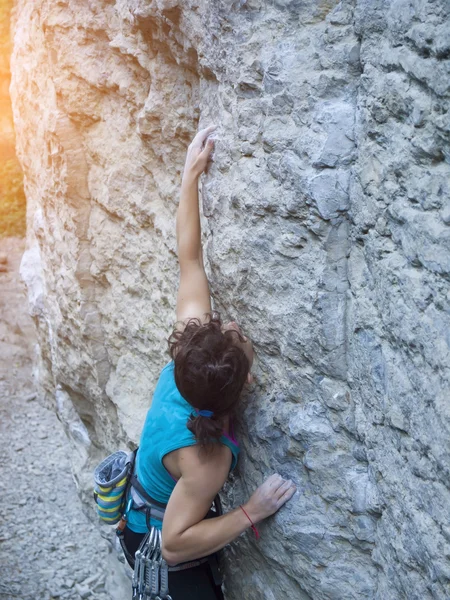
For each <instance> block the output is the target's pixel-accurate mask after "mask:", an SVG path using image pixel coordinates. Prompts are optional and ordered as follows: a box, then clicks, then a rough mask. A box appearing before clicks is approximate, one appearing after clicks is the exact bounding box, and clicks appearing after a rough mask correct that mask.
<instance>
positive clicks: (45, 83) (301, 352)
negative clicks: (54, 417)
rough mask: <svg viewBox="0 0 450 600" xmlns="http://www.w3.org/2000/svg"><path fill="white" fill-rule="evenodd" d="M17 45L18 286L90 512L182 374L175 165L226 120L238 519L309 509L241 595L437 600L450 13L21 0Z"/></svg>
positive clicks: (233, 573) (209, 187)
mask: <svg viewBox="0 0 450 600" xmlns="http://www.w3.org/2000/svg"><path fill="white" fill-rule="evenodd" d="M13 30H14V54H13V57H12V70H13V79H12V86H11V92H12V98H13V105H14V118H15V126H16V132H17V151H18V155H19V157H20V160H21V162H22V165H23V169H24V172H25V186H26V193H27V198H28V249H27V252H26V254H25V256H24V261H23V269H22V272H23V276H24V278H25V280H26V282H27V284H28V286H29V290H30V302H31V314H32V315H33V318H34V320H35V323H36V326H37V329H38V333H39V338H40V356H39V359H38V361H37V366H38V372H39V385H40V388H41V396H42V397H43V398H45V399H46V402H47V404H52V405H54V407H55V410H57V411H58V414H59V415H60V418H61V419H62V420H63V421H64V422H65V424H66V429H67V433H68V435H69V436H71V437H72V439H73V440H74V447H75V448H78V456H76V457H74V464H75V468H76V476H77V479H78V481H79V484H80V490H81V492H82V494H83V495H85V496H86V499H88V498H89V497H90V488H89V486H90V481H91V479H90V477H91V473H90V469H91V468H92V465H93V464H94V462H95V461H96V460H97V459H98V458H99V456H104V455H105V453H106V452H107V451H112V450H114V449H116V448H117V447H119V446H122V447H123V446H125V445H127V444H128V445H132V444H136V443H138V441H139V433H140V429H141V427H142V423H143V420H144V418H145V413H146V410H147V408H148V406H149V404H150V401H151V395H152V391H153V388H154V386H155V383H156V380H157V378H158V375H159V371H160V369H161V367H162V366H163V365H164V364H165V363H166V362H167V360H168V356H167V354H166V341H165V340H166V338H167V336H168V334H169V332H170V329H171V325H172V324H173V322H174V320H175V297H176V289H177V283H178V271H177V259H176V246H175V211H176V206H177V202H178V193H179V185H180V178H181V172H182V168H183V162H184V155H185V151H186V147H187V145H188V143H189V141H190V139H191V138H192V137H193V135H194V133H195V132H196V131H197V129H198V127H199V126H200V127H203V126H206V125H209V124H210V123H212V122H214V123H217V124H218V131H217V136H216V137H217V138H218V139H217V142H216V149H215V156H214V163H213V165H212V166H211V169H210V170H209V172H208V174H207V175H205V176H204V177H203V179H202V185H201V203H202V208H203V217H202V221H203V230H204V238H205V240H204V241H205V251H206V260H207V270H208V275H209V278H210V282H211V291H212V295H213V297H214V302H215V307H216V308H217V309H219V310H220V311H221V312H222V315H223V317H224V318H234V319H236V320H238V321H239V322H240V323H241V325H242V327H243V329H244V331H245V332H246V333H247V334H248V335H249V336H250V337H251V338H252V339H253V341H254V345H255V349H256V352H257V357H258V360H257V366H256V368H255V376H256V384H255V385H254V387H253V389H252V390H251V392H250V393H248V394H247V395H246V396H245V398H244V399H243V408H242V415H241V419H240V423H239V425H240V426H239V434H240V440H241V444H242V459H241V461H240V467H239V470H238V472H237V473H236V476H235V477H234V480H233V482H232V484H231V485H229V486H227V489H226V494H225V500H226V503H227V504H228V506H230V507H231V506H235V505H237V504H238V503H240V502H242V501H245V500H246V499H247V498H248V496H249V494H250V493H251V492H252V491H253V490H254V489H255V487H256V486H257V485H258V484H260V483H261V482H262V481H263V479H264V478H265V477H266V476H268V475H269V474H271V473H272V472H274V471H278V472H279V473H281V474H282V475H283V476H288V477H290V478H292V479H293V480H294V481H295V482H296V484H297V486H298V492H297V494H296V495H295V496H294V498H293V499H292V500H291V501H290V503H289V504H288V505H286V506H285V507H284V508H283V509H282V510H281V511H280V512H279V513H277V514H276V515H275V516H274V517H273V518H271V519H269V520H267V521H266V522H265V523H264V524H262V525H261V527H260V529H261V537H262V539H261V541H260V542H256V541H255V540H254V539H253V538H252V535H250V534H247V533H246V534H244V535H243V536H241V537H240V538H239V539H238V540H237V541H236V542H235V543H234V544H232V545H231V546H230V548H229V549H228V551H227V558H228V561H227V564H228V577H227V583H226V596H227V598H228V599H230V600H234V599H236V600H237V599H239V600H241V599H242V598H245V599H246V600H256V599H260V598H266V599H267V600H273V599H277V600H278V599H279V598H280V599H281V598H296V599H299V600H350V599H362V598H365V599H368V600H369V599H370V600H372V599H373V600H374V599H377V600H400V599H405V600H406V599H407V600H413V599H420V600H431V599H434V600H437V599H438V600H444V599H448V598H449V597H450V563H449V557H450V527H449V522H450V490H449V481H450V479H449V475H450V454H449V433H450V408H449V402H448V394H449V391H448V390H449V379H450V377H449V366H450V353H449V346H450V278H449V276H450V229H449V225H450V201H449V184H450V178H449V175H450V167H449V162H450V144H449V136H450V128H449V122H450V121H449V114H448V108H449V102H450V100H449V97H450V90H449V87H450V61H449V57H450V4H449V3H448V2H447V1H446V0H390V1H388V0H343V1H342V2H337V1H336V0H302V1H300V0H272V1H270V2H269V1H268V0H265V1H264V0H234V1H233V0H216V1H215V2H207V1H206V0H185V1H184V2H181V1H179V0H116V1H111V0H86V1H83V2H80V1H78V0H60V1H58V2H47V1H45V0H18V1H17V6H16V11H15V18H14V23H13ZM250 533H251V532H250Z"/></svg>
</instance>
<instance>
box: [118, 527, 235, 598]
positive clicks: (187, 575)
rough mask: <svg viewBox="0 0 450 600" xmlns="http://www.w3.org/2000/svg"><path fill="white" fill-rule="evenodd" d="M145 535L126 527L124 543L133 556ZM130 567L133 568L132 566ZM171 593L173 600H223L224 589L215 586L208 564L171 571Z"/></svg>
mask: <svg viewBox="0 0 450 600" xmlns="http://www.w3.org/2000/svg"><path fill="white" fill-rule="evenodd" d="M144 535H145V534H143V533H135V532H134V531H131V529H128V527H125V529H124V532H123V541H124V543H125V546H126V548H127V550H128V552H129V553H130V554H131V555H132V556H134V554H135V552H136V550H137V549H138V548H139V544H140V543H141V541H142V538H143V537H144ZM128 563H129V561H128ZM129 564H130V563H129ZM130 566H131V567H132V565H131V564H130ZM169 593H170V595H171V596H172V599H173V600H223V594H222V589H221V587H220V586H217V585H215V583H214V579H213V576H212V572H211V567H210V566H209V563H207V562H206V563H203V564H201V565H199V566H198V567H192V568H191V569H184V570H183V571H169Z"/></svg>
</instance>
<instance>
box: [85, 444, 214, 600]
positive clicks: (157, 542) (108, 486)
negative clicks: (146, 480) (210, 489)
mask: <svg viewBox="0 0 450 600" xmlns="http://www.w3.org/2000/svg"><path fill="white" fill-rule="evenodd" d="M137 451H138V449H136V450H134V451H133V452H131V453H128V454H127V453H126V452H123V451H119V452H114V454H111V455H110V456H108V457H107V458H106V459H105V460H104V461H102V462H101V463H100V464H99V465H98V467H97V468H96V469H95V472H94V482H95V486H94V490H95V491H94V499H95V501H96V503H97V512H98V515H99V517H100V518H101V519H102V520H103V521H105V522H106V523H109V524H116V523H118V526H117V528H116V536H117V539H118V540H119V543H120V546H121V548H122V552H123V554H124V556H125V558H126V559H127V561H128V562H129V564H130V565H132V566H133V569H134V571H133V577H132V588H133V597H132V598H133V600H172V599H171V596H170V595H169V571H182V570H184V569H191V568H193V567H197V566H199V565H201V564H204V563H206V562H208V563H209V566H210V569H211V573H212V576H213V579H214V583H215V585H217V586H220V585H221V584H222V577H221V574H220V571H219V565H218V557H217V553H214V554H211V555H209V556H205V557H203V558H199V559H196V560H193V561H187V562H184V563H179V564H178V565H174V566H171V567H169V566H168V564H167V562H166V561H165V560H164V559H163V557H162V550H161V530H160V529H158V528H156V527H154V526H152V525H151V523H150V520H151V519H153V520H156V521H159V522H161V523H162V521H163V519H164V513H165V511H166V507H167V504H163V503H161V502H158V501H157V500H155V499H154V498H152V497H151V496H149V494H147V492H146V491H145V490H144V488H143V487H142V485H141V483H140V482H139V481H138V478H137V476H136V474H135V473H134V465H135V461H136V453H137ZM131 509H133V510H138V511H141V512H144V513H145V520H146V525H147V529H148V532H147V533H146V534H145V536H144V537H143V538H142V541H141V543H140V545H139V548H138V549H137V551H136V553H135V555H134V556H132V555H131V554H130V553H129V552H128V549H127V547H126V545H125V541H124V529H125V527H126V524H127V515H128V512H129V511H130V510H131ZM221 514H222V506H221V503H220V498H219V496H216V498H215V499H214V502H213V505H212V506H211V509H210V511H209V512H208V514H207V515H206V518H211V517H217V516H220V515H221Z"/></svg>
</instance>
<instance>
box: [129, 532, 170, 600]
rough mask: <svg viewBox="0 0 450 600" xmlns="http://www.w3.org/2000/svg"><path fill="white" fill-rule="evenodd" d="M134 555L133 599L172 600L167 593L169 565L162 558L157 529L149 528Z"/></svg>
mask: <svg viewBox="0 0 450 600" xmlns="http://www.w3.org/2000/svg"><path fill="white" fill-rule="evenodd" d="M135 556H136V562H135V566H134V574H133V579H132V589H133V596H132V597H133V600H153V599H155V600H172V598H171V596H170V595H169V567H168V565H167V563H166V561H165V560H164V559H163V558H162V552H161V531H160V530H159V529H156V528H155V527H152V528H151V529H150V531H149V532H148V533H147V534H146V535H145V537H144V538H143V539H142V542H141V543H140V545H139V548H138V549H137V551H136V555H135Z"/></svg>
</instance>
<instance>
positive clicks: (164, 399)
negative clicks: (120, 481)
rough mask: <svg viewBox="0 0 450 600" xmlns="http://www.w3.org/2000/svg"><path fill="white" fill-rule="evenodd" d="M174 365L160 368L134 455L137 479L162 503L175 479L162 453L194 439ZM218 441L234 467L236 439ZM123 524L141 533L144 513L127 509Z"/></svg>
mask: <svg viewBox="0 0 450 600" xmlns="http://www.w3.org/2000/svg"><path fill="white" fill-rule="evenodd" d="M174 366H175V365H174V362H173V361H171V362H170V363H168V364H167V365H166V366H165V367H164V368H163V370H162V371H161V375H160V377H159V379H158V383H157V385H156V389H155V392H154V394H153V399H152V405H151V407H150V409H149V411H148V413H147V417H146V419H145V423H144V428H143V430H142V434H141V440H140V445H139V451H138V453H137V456H136V474H137V478H138V480H139V482H140V483H141V484H142V486H143V487H144V489H145V491H146V492H147V493H148V494H149V495H150V496H151V497H152V498H154V499H155V500H157V501H158V502H162V503H164V504H166V503H167V502H168V501H169V498H170V495H171V493H172V491H173V488H174V487H175V485H176V480H175V479H174V478H173V477H172V476H171V475H170V473H169V472H168V471H167V469H166V468H165V466H164V464H163V462H162V460H163V458H164V456H165V455H166V454H168V453H169V452H172V451H173V450H178V449H179V448H184V447H186V446H194V445H195V444H196V443H197V441H196V439H195V437H194V435H193V434H192V433H191V432H190V431H189V429H188V428H187V422H188V419H189V417H190V416H191V414H193V413H194V409H193V408H192V406H191V405H190V404H189V403H188V402H187V401H186V400H185V399H184V398H183V396H182V395H181V394H180V392H179V391H178V388H177V386H176V383H175V376H174ZM220 442H221V443H222V444H225V445H226V446H228V447H229V448H230V450H231V452H232V455H233V459H232V463H231V469H234V467H235V466H236V463H237V458H238V454H239V446H238V444H237V442H236V440H234V439H232V438H230V437H229V436H227V435H225V434H224V435H223V436H222V437H221V438H220ZM231 469H230V470H231ZM150 524H151V525H153V526H154V527H157V528H159V529H161V527H162V524H161V522H159V521H156V520H153V519H151V521H150ZM127 525H128V527H129V528H130V529H131V530H132V531H134V532H136V533H145V532H146V531H147V526H146V524H145V513H143V512H139V511H136V510H130V511H129V512H128V523H127Z"/></svg>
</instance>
